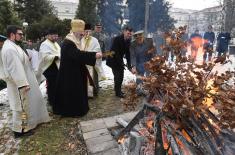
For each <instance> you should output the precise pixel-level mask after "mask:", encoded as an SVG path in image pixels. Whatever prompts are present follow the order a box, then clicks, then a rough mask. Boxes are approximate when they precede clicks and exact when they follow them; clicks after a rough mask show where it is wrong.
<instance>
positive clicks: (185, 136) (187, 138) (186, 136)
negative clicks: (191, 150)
mask: <svg viewBox="0 0 235 155" xmlns="http://www.w3.org/2000/svg"><path fill="white" fill-rule="evenodd" d="M181 133H182V134H183V136H184V138H186V140H187V141H189V142H191V138H190V137H189V135H188V134H187V133H186V131H185V130H182V131H181Z"/></svg>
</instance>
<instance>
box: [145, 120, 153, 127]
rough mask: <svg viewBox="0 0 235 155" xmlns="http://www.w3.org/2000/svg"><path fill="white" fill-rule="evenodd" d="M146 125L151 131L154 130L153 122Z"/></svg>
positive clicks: (150, 121)
mask: <svg viewBox="0 0 235 155" xmlns="http://www.w3.org/2000/svg"><path fill="white" fill-rule="evenodd" d="M146 125H147V127H148V128H149V129H152V128H153V120H149V121H147V122H146Z"/></svg>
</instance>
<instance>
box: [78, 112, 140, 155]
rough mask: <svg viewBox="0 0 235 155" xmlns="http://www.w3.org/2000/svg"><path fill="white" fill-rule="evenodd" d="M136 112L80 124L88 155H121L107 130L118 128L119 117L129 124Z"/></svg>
mask: <svg viewBox="0 0 235 155" xmlns="http://www.w3.org/2000/svg"><path fill="white" fill-rule="evenodd" d="M136 114H137V112H129V113H124V114H121V115H117V116H113V117H106V118H100V119H95V120H89V121H83V122H80V125H81V128H82V132H83V137H84V140H85V142H86V145H87V150H88V155H121V152H120V151H119V149H118V143H117V141H116V140H114V138H113V136H112V135H111V134H110V132H109V131H108V128H112V127H115V126H118V124H117V123H116V118H118V117H121V118H123V119H124V120H126V121H127V122H129V121H130V120H131V119H132V118H133V117H134V116H135V115H136Z"/></svg>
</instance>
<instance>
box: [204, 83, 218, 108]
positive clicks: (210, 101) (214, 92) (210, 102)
mask: <svg viewBox="0 0 235 155" xmlns="http://www.w3.org/2000/svg"><path fill="white" fill-rule="evenodd" d="M213 82H214V81H213V79H211V80H209V81H208V82H207V86H206V88H207V89H209V88H212V89H211V90H210V93H211V94H216V90H217V89H216V88H214V87H213ZM204 104H205V105H207V106H208V107H211V105H212V104H213V99H212V98H211V97H210V96H209V97H207V98H206V99H205V101H204Z"/></svg>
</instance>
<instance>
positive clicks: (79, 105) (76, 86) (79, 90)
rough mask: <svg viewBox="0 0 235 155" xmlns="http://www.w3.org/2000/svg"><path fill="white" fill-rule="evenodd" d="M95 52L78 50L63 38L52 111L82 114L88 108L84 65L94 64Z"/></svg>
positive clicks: (69, 114) (64, 113) (86, 72)
mask: <svg viewBox="0 0 235 155" xmlns="http://www.w3.org/2000/svg"><path fill="white" fill-rule="evenodd" d="M95 55H96V53H95V52H84V51H79V50H78V49H77V47H76V45H75V44H74V43H73V42H72V41H70V40H67V39H65V40H64V42H63V44H62V47H61V62H60V68H59V72H58V76H57V81H56V83H57V84H56V95H55V106H54V107H53V112H54V113H55V114H59V115H62V116H83V115H85V114H87V112H88V110H89V106H88V97H87V76H88V70H87V68H86V65H91V66H94V65H95V62H96V57H95Z"/></svg>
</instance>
